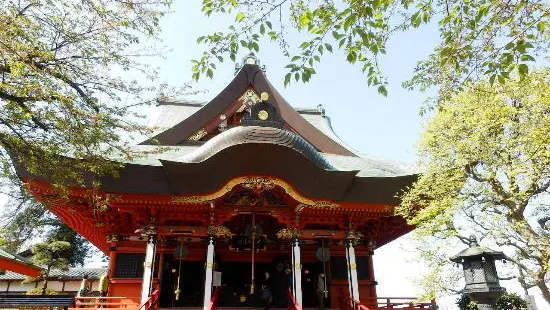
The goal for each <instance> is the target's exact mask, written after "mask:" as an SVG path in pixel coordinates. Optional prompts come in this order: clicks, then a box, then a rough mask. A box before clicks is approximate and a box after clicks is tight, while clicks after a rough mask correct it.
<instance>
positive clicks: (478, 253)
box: [451, 236, 506, 310]
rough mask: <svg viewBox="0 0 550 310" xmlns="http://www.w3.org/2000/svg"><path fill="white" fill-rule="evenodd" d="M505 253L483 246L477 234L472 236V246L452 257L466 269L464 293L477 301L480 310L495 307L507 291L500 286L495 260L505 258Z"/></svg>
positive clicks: (452, 259)
mask: <svg viewBox="0 0 550 310" xmlns="http://www.w3.org/2000/svg"><path fill="white" fill-rule="evenodd" d="M505 258H506V256H505V255H504V253H502V252H499V251H493V250H491V249H489V248H486V247H482V246H480V245H479V244H478V243H477V240H476V238H475V236H472V237H470V247H469V248H467V249H465V250H463V251H461V252H460V253H458V254H456V255H455V256H453V257H451V261H453V262H455V263H457V264H461V265H462V268H463V269H464V279H465V281H466V286H465V287H464V291H463V292H464V295H467V296H468V297H470V298H471V299H472V300H473V301H475V302H476V303H477V307H478V309H479V310H483V309H487V310H488V309H494V305H495V302H496V300H497V299H498V298H499V297H500V296H502V294H504V292H506V289H505V288H503V287H502V286H500V283H499V281H498V274H497V270H496V266H495V261H496V260H499V259H505Z"/></svg>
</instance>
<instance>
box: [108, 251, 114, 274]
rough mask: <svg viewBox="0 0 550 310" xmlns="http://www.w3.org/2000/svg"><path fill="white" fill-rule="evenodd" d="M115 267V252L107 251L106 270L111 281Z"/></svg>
mask: <svg viewBox="0 0 550 310" xmlns="http://www.w3.org/2000/svg"><path fill="white" fill-rule="evenodd" d="M115 266H116V251H115V250H109V267H108V268H109V269H108V271H107V272H108V275H109V279H113V278H114V277H115Z"/></svg>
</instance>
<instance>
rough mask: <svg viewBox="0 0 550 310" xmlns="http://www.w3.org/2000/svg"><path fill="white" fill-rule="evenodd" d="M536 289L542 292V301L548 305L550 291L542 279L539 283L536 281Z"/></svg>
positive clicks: (549, 303) (549, 302)
mask: <svg viewBox="0 0 550 310" xmlns="http://www.w3.org/2000/svg"><path fill="white" fill-rule="evenodd" d="M537 287H538V288H539V289H540V291H541V292H542V297H543V298H544V300H546V302H547V303H548V305H550V289H548V285H546V283H544V278H543V279H542V280H540V281H537Z"/></svg>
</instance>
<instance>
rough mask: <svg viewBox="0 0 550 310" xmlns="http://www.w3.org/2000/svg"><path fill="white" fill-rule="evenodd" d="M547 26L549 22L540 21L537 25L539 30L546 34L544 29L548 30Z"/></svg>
mask: <svg viewBox="0 0 550 310" xmlns="http://www.w3.org/2000/svg"><path fill="white" fill-rule="evenodd" d="M546 24H547V22H545V21H540V22H539V23H538V24H537V30H538V31H539V32H544V29H545V28H546Z"/></svg>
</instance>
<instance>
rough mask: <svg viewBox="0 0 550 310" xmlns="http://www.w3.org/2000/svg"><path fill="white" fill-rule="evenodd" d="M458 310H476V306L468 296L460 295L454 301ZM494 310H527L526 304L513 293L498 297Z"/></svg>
mask: <svg viewBox="0 0 550 310" xmlns="http://www.w3.org/2000/svg"><path fill="white" fill-rule="evenodd" d="M456 304H457V305H458V309H460V310H478V309H477V304H476V302H475V301H473V300H472V299H471V298H470V297H469V296H467V295H462V296H461V297H460V298H459V299H457V300H456ZM495 308H496V310H527V303H526V302H525V300H523V298H521V297H520V296H519V295H518V294H515V293H505V294H504V295H502V296H500V298H499V299H498V300H497V302H496V305H495Z"/></svg>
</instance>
